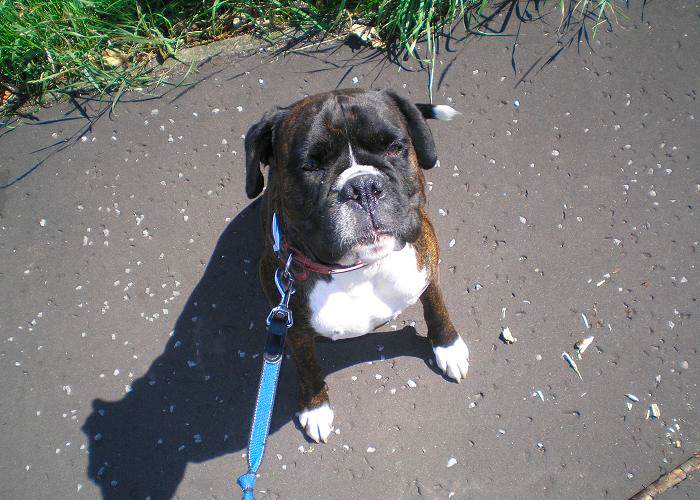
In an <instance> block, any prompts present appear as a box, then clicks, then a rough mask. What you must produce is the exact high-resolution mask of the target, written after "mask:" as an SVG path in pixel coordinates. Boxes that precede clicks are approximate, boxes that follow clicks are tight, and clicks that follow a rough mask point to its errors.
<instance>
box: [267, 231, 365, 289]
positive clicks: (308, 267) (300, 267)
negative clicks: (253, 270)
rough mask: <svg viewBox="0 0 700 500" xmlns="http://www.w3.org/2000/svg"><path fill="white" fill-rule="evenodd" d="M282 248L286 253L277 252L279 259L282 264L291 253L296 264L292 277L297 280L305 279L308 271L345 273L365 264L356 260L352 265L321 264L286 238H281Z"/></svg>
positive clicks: (329, 273)
mask: <svg viewBox="0 0 700 500" xmlns="http://www.w3.org/2000/svg"><path fill="white" fill-rule="evenodd" d="M282 249H283V250H284V253H286V254H287V255H283V253H282V252H280V253H279V254H278V257H279V259H280V261H281V262H282V263H283V264H284V263H285V262H286V261H287V259H286V257H287V256H288V255H289V254H291V255H292V260H293V261H294V264H296V266H295V267H294V269H293V274H294V279H295V280H297V281H305V280H306V279H307V278H308V277H309V272H312V273H316V274H325V275H333V274H340V273H347V272H349V271H354V270H356V269H361V268H363V267H365V266H366V265H367V264H366V263H365V262H362V261H361V260H358V261H357V262H356V263H355V264H353V265H352V266H332V265H328V264H322V263H320V262H315V261H313V260H311V259H310V258H309V257H307V256H306V255H304V254H303V253H301V252H300V251H299V250H298V249H296V248H294V247H293V246H292V245H290V244H289V243H288V242H287V238H283V239H282Z"/></svg>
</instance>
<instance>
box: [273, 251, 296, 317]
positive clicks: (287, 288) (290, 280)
mask: <svg viewBox="0 0 700 500" xmlns="http://www.w3.org/2000/svg"><path fill="white" fill-rule="evenodd" d="M292 262H293V258H292V254H289V257H287V262H286V264H285V265H284V269H282V268H281V267H278V268H277V270H276V271H275V285H277V291H279V293H280V302H279V304H278V305H277V306H275V307H273V308H272V310H271V311H270V314H269V315H268V316H267V326H270V323H272V321H273V320H279V321H282V320H284V321H285V322H286V323H287V328H291V326H292V325H293V324H294V319H293V318H292V311H291V309H289V299H290V298H291V297H292V295H294V293H295V292H296V289H295V288H294V275H293V274H292V272H291V271H290V268H291V266H292Z"/></svg>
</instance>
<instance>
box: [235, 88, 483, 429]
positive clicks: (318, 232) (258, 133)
mask: <svg viewBox="0 0 700 500" xmlns="http://www.w3.org/2000/svg"><path fill="white" fill-rule="evenodd" d="M456 113H457V112H456V111H455V110H453V109H452V108H451V107H449V106H433V105H429V104H413V103H411V102H410V101H408V100H406V99H405V98H403V97H401V96H400V95H398V94H396V93H395V92H393V91H390V90H385V91H381V92H376V91H364V90H356V89H353V90H339V91H335V92H328V93H325V94H318V95H315V96H311V97H307V98H305V99H303V100H301V101H298V102H296V103H294V104H292V105H290V106H288V107H286V108H276V109H273V110H271V111H269V112H267V113H266V114H265V115H264V116H263V118H262V120H260V122H258V123H256V124H255V125H253V126H252V127H251V128H250V130H249V131H248V133H247V135H246V139H245V148H246V192H247V194H248V196H249V197H250V198H254V197H256V196H258V195H259V194H260V193H261V192H263V190H264V194H263V200H262V201H263V205H262V217H263V220H262V225H263V228H264V231H265V241H266V242H267V244H266V250H265V252H264V254H263V255H262V258H261V261H260V279H261V282H262V285H263V288H264V290H265V293H266V295H267V297H268V299H269V300H270V302H271V304H274V303H276V300H275V299H276V298H277V296H278V294H277V290H276V288H275V281H274V273H275V270H276V269H277V268H278V267H279V266H280V265H281V262H280V260H281V259H280V255H279V254H278V253H275V252H274V251H273V249H272V234H271V221H272V217H273V214H277V218H278V220H279V224H280V228H281V232H282V235H283V244H282V247H283V252H284V255H287V256H290V255H291V257H292V259H293V264H292V270H293V273H294V275H295V277H296V283H295V286H296V290H297V291H296V293H295V295H294V297H293V300H292V302H291V304H290V307H291V309H292V312H293V316H294V325H293V326H292V328H291V329H290V330H289V334H288V337H287V342H288V345H289V346H290V348H291V352H292V355H293V357H294V361H295V363H296V369H297V373H298V378H299V404H300V408H299V413H298V414H297V415H298V417H299V423H300V424H301V426H302V427H303V428H304V430H305V431H306V434H307V435H308V436H309V437H310V438H311V439H313V440H315V441H317V442H318V441H319V440H320V441H324V442H325V441H326V440H327V438H328V436H329V434H330V433H331V430H332V426H333V410H331V408H330V403H329V399H328V387H327V386H326V384H325V382H324V381H323V379H322V378H321V372H320V368H319V366H318V362H317V361H316V354H315V350H314V337H315V336H317V335H321V336H324V337H328V338H330V339H333V340H337V339H346V338H350V337H356V336H358V335H364V334H366V333H368V332H371V331H372V330H373V329H374V328H376V327H378V326H380V325H382V324H384V323H386V322H387V321H390V320H392V319H393V318H395V317H396V316H397V315H398V314H399V313H400V312H401V311H402V310H403V309H405V308H406V307H408V306H410V305H411V304H413V303H415V302H416V301H417V300H418V299H420V300H421V303H422V304H423V311H424V315H425V321H426V324H427V326H428V337H429V338H430V341H431V342H432V345H433V351H434V353H435V359H436V361H437V364H438V366H439V367H440V368H441V369H442V371H443V372H444V373H445V374H446V375H447V376H448V377H450V378H452V379H454V380H456V381H458V382H459V381H460V380H461V379H462V378H464V377H466V375H467V369H468V368H469V363H468V361H467V360H468V357H469V350H468V349H467V346H466V344H465V343H464V341H463V340H462V338H461V337H460V335H459V334H458V333H457V331H456V330H455V328H454V326H453V325H452V322H451V321H450V318H449V315H448V313H447V309H446V308H445V304H444V302H443V299H442V294H441V293H440V289H439V287H438V244H437V240H436V238H435V233H434V231H433V227H432V225H431V224H430V221H429V219H428V216H427V214H426V212H425V209H424V205H425V188H424V185H425V179H424V176H423V172H422V170H423V169H429V168H432V167H433V166H434V165H435V164H436V162H437V153H436V151H435V144H434V142H433V136H432V133H431V131H430V128H429V127H428V124H427V122H426V119H430V118H437V119H446V120H449V119H451V118H452V117H453V116H454V115H455V114H456ZM265 166H267V167H269V172H268V179H267V184H266V185H265V181H264V177H263V173H262V168H263V167H265Z"/></svg>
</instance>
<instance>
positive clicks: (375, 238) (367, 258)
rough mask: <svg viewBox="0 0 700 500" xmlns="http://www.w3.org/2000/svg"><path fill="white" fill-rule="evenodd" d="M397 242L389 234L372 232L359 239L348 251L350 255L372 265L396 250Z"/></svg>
mask: <svg viewBox="0 0 700 500" xmlns="http://www.w3.org/2000/svg"><path fill="white" fill-rule="evenodd" d="M397 246H399V241H398V240H397V238H396V237H395V236H394V235H392V234H389V233H385V232H381V231H373V232H372V234H370V235H367V236H366V237H363V238H361V239H360V240H359V241H358V242H357V243H356V244H355V245H353V247H352V248H351V250H350V254H351V255H352V256H354V257H355V258H356V260H360V261H362V262H365V263H368V264H369V263H372V262H376V261H378V260H381V259H383V258H384V257H386V256H387V255H389V254H390V253H391V252H393V251H395V250H397Z"/></svg>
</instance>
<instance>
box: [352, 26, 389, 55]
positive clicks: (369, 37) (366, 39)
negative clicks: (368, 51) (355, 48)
mask: <svg viewBox="0 0 700 500" xmlns="http://www.w3.org/2000/svg"><path fill="white" fill-rule="evenodd" d="M350 34H351V35H352V36H354V37H356V38H358V39H359V40H360V42H362V44H363V45H369V46H370V47H374V48H375V49H376V48H382V47H384V42H383V41H382V39H381V38H379V33H377V29H376V28H375V27H373V26H365V25H364V24H353V25H352V27H351V28H350Z"/></svg>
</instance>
